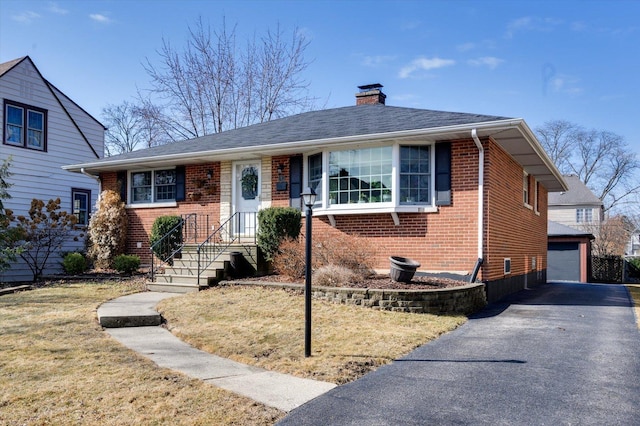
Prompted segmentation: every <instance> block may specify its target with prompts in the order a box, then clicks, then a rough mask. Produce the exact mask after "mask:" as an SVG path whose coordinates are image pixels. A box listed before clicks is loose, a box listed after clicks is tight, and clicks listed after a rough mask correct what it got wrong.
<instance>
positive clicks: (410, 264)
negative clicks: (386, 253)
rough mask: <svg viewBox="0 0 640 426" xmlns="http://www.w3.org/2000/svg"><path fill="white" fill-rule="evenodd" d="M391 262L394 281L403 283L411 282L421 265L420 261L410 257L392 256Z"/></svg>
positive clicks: (390, 271)
mask: <svg viewBox="0 0 640 426" xmlns="http://www.w3.org/2000/svg"><path fill="white" fill-rule="evenodd" d="M389 262H390V264H391V268H390V269H389V276H390V277H391V279H392V280H393V281H398V282H403V283H408V282H411V279H412V278H413V275H414V274H415V273H416V269H418V268H419V267H420V264H419V263H418V262H416V261H415V260H413V259H409V258H408V257H400V256H391V257H390V258H389Z"/></svg>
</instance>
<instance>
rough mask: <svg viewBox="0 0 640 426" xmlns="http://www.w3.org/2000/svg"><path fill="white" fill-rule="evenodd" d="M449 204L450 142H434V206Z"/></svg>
mask: <svg viewBox="0 0 640 426" xmlns="http://www.w3.org/2000/svg"><path fill="white" fill-rule="evenodd" d="M450 205H451V143H450V142H441V143H437V144H436V206H450Z"/></svg>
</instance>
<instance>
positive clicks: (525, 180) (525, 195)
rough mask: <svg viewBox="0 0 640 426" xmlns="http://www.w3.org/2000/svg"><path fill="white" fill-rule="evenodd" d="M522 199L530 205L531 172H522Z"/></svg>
mask: <svg viewBox="0 0 640 426" xmlns="http://www.w3.org/2000/svg"><path fill="white" fill-rule="evenodd" d="M522 201H523V202H524V203H525V204H526V205H529V173H527V172H522Z"/></svg>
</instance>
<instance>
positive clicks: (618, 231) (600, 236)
mask: <svg viewBox="0 0 640 426" xmlns="http://www.w3.org/2000/svg"><path fill="white" fill-rule="evenodd" d="M635 229H636V228H635V226H634V224H633V223H632V221H631V220H629V218H628V217H626V216H623V215H616V216H611V217H608V218H607V219H605V220H604V221H603V222H602V223H600V224H597V225H596V224H593V225H586V226H585V230H587V231H589V232H591V233H592V234H593V235H595V237H596V239H595V240H594V241H593V243H592V253H593V255H594V256H623V255H624V254H625V249H626V248H627V244H628V243H629V240H630V238H631V233H632V232H633V231H634V230H635Z"/></svg>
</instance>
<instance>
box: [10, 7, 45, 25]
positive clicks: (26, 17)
mask: <svg viewBox="0 0 640 426" xmlns="http://www.w3.org/2000/svg"><path fill="white" fill-rule="evenodd" d="M39 18H40V15H39V14H37V13H36V12H32V11H30V10H27V11H25V12H22V13H20V14H18V15H13V16H12V17H11V19H13V20H14V21H16V22H22V23H24V24H30V23H31V22H33V21H34V20H36V19H39Z"/></svg>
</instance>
